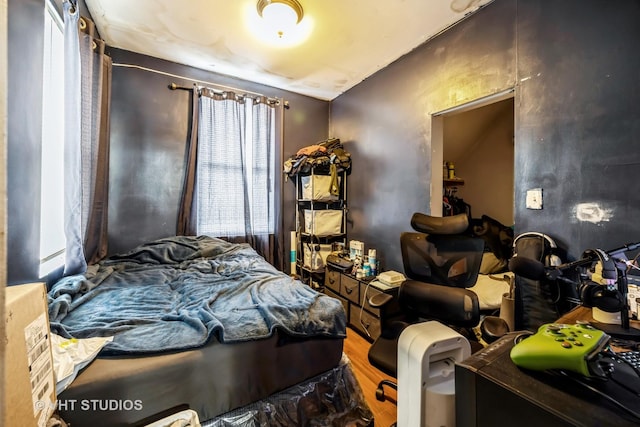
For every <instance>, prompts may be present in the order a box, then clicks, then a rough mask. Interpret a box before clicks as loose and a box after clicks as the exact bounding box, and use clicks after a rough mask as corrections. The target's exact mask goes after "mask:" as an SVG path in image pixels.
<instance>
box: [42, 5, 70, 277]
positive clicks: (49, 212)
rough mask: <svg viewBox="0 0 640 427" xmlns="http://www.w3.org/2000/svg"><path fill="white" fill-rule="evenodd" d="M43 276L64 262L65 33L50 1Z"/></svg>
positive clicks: (45, 90) (44, 121)
mask: <svg viewBox="0 0 640 427" xmlns="http://www.w3.org/2000/svg"><path fill="white" fill-rule="evenodd" d="M42 101H43V108H42V163H41V171H40V172H41V194H40V277H43V276H45V275H47V274H48V273H50V272H51V271H53V270H54V269H56V268H58V267H60V266H62V265H63V264H64V250H65V234H64V169H63V165H64V125H63V123H64V34H63V23H62V20H61V18H60V16H59V15H58V13H57V12H56V10H55V7H54V6H53V5H51V4H50V2H49V1H47V2H45V13H44V70H43V94H42Z"/></svg>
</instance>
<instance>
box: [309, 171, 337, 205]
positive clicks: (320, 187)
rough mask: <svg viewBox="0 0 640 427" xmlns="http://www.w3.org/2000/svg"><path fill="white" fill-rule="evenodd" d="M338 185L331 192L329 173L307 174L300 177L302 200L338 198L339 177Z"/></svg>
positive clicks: (331, 181) (331, 180)
mask: <svg viewBox="0 0 640 427" xmlns="http://www.w3.org/2000/svg"><path fill="white" fill-rule="evenodd" d="M337 181H338V187H337V188H336V189H334V191H333V192H332V191H331V190H332V189H331V186H332V185H333V184H332V183H333V179H332V177H331V175H309V176H302V177H300V183H301V184H302V199H303V200H327V201H328V200H338V195H339V194H338V193H339V190H340V177H338V179H337Z"/></svg>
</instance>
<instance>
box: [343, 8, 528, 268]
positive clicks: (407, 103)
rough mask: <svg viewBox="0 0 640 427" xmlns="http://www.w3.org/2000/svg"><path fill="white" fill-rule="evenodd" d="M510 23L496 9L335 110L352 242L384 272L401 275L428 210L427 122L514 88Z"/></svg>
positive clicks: (510, 12) (511, 14) (394, 67)
mask: <svg viewBox="0 0 640 427" xmlns="http://www.w3.org/2000/svg"><path fill="white" fill-rule="evenodd" d="M515 16H516V5H515V2H514V1H499V2H498V3H497V4H494V5H492V6H491V7H490V8H487V9H486V10H483V11H480V12H479V13H478V14H477V15H473V16H472V18H471V19H468V20H466V21H464V22H462V23H461V24H458V25H456V26H455V27H453V28H452V29H450V30H448V31H446V32H445V33H443V34H442V35H440V36H439V37H437V38H435V39H433V40H431V41H429V42H427V43H426V44H424V45H423V46H421V47H419V48H418V49H416V50H414V51H412V52H411V53H409V54H408V55H406V56H404V57H403V58H401V59H400V60H398V61H396V62H394V63H393V64H391V65H390V66H388V67H387V68H385V69H383V70H381V71H380V72H378V73H376V74H375V75H374V76H372V77H370V78H369V79H367V80H365V81H364V82H362V83H361V84H359V85H358V86H356V87H355V88H353V89H351V90H350V91H348V92H347V93H345V94H343V95H341V96H340V97H338V98H337V99H335V100H334V101H333V102H332V107H331V111H332V115H331V128H330V133H332V134H333V135H338V136H340V137H341V138H342V139H343V140H344V141H346V146H347V147H348V148H349V149H350V151H351V152H352V157H353V168H352V169H353V170H352V173H351V178H350V181H349V189H348V193H349V209H350V220H351V221H352V225H351V229H350V230H349V238H350V239H352V238H356V239H359V240H363V241H364V242H365V246H366V247H372V248H376V249H377V253H378V257H379V259H380V260H381V267H382V268H383V269H393V270H398V271H402V262H401V256H400V248H399V240H400V233H401V232H402V231H407V230H410V229H411V227H410V224H409V221H410V219H411V215H412V214H413V213H414V212H429V209H430V207H429V206H430V185H431V116H430V115H431V114H432V113H437V112H439V111H442V110H445V109H448V108H451V107H454V106H456V105H460V104H463V103H466V102H469V101H472V100H475V99H477V98H480V97H483V96H486V95H490V94H494V93H498V92H501V91H503V90H507V89H509V88H511V87H513V86H514V85H515V82H516V67H515V59H514V58H515V52H516V48H515V46H516V39H515V30H516V25H515ZM437 167H439V168H442V165H438V166H437ZM435 185H442V184H441V183H436V184H435ZM477 213H478V214H480V213H479V212H477ZM474 214H476V212H474Z"/></svg>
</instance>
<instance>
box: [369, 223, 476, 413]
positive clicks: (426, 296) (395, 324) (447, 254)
mask: <svg viewBox="0 0 640 427" xmlns="http://www.w3.org/2000/svg"><path fill="white" fill-rule="evenodd" d="M411 226H412V227H413V229H414V230H416V231H417V232H405V233H402V234H401V236H400V247H401V251H402V262H403V265H404V272H405V276H407V278H408V280H406V281H405V282H403V283H402V284H401V285H400V289H399V290H398V303H399V305H400V308H401V311H402V315H401V316H400V317H395V318H391V317H389V316H388V315H387V313H386V312H385V305H387V303H388V302H389V301H390V297H389V295H386V294H380V295H376V297H374V298H371V299H370V300H369V303H370V304H371V305H372V306H374V307H378V308H380V309H381V320H382V332H381V335H380V336H379V337H378V338H377V339H376V340H375V341H374V342H373V344H372V345H371V347H370V349H369V353H368V358H369V363H371V365H373V366H375V367H376V368H378V369H380V370H381V371H382V372H384V373H386V374H387V375H390V376H392V377H394V378H397V361H398V354H397V347H398V339H399V338H400V334H401V333H402V331H403V330H404V329H405V328H406V327H407V326H409V325H410V324H412V323H416V322H420V321H424V320H438V321H440V322H442V323H443V324H445V325H447V326H450V327H452V328H453V329H455V330H456V331H458V332H460V333H461V334H462V335H463V336H465V337H467V339H468V340H469V343H470V345H471V350H472V352H473V351H477V350H479V349H481V348H482V347H483V346H482V344H481V343H480V342H478V340H477V339H476V337H475V334H474V333H473V332H472V330H471V329H472V328H473V327H474V326H476V325H478V323H479V321H480V308H479V303H478V297H477V295H476V294H475V293H473V292H472V291H470V290H468V289H466V288H469V287H471V286H473V285H474V284H475V283H476V280H477V278H478V272H479V270H480V264H481V262H482V253H483V251H484V241H483V240H482V239H480V238H477V237H473V236H472V235H471V234H470V233H469V230H468V229H469V221H468V217H467V215H466V214H459V215H454V216H449V217H432V216H428V215H425V214H421V213H415V214H414V215H413V216H412V218H411ZM385 385H386V386H390V387H393V388H395V389H397V384H396V383H394V382H391V381H389V380H383V381H381V382H380V384H379V385H378V389H377V390H376V398H377V399H378V400H381V401H384V400H385V394H384V388H383V386H385Z"/></svg>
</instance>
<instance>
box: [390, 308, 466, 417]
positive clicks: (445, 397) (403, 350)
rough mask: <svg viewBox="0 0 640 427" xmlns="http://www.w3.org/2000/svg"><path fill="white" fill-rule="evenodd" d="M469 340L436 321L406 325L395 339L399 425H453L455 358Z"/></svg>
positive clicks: (463, 354) (459, 358)
mask: <svg viewBox="0 0 640 427" xmlns="http://www.w3.org/2000/svg"><path fill="white" fill-rule="evenodd" d="M470 355H471V346H470V345H469V341H467V339H466V338H465V337H463V336H462V335H460V334H459V333H457V332H456V331H454V330H453V329H451V328H449V327H448V326H445V325H443V324H442V323H439V322H436V321H428V322H423V323H417V324H414V325H410V326H408V327H407V328H406V329H405V330H404V331H403V332H402V334H401V335H400V339H399V340H398V422H397V425H398V427H455V425H456V422H455V362H457V361H462V360H463V359H466V358H467V357H469V356H470Z"/></svg>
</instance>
